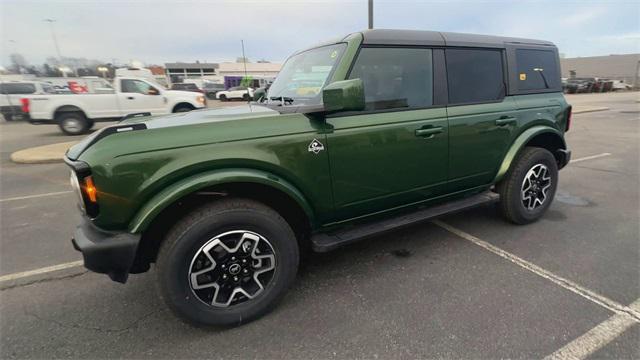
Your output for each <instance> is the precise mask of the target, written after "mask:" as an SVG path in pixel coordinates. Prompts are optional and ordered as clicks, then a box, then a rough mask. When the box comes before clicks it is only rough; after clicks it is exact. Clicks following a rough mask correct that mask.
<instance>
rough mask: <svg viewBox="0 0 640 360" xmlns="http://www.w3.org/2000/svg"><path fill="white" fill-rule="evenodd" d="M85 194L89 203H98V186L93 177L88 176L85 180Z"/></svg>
mask: <svg viewBox="0 0 640 360" xmlns="http://www.w3.org/2000/svg"><path fill="white" fill-rule="evenodd" d="M84 192H85V194H86V195H87V198H88V199H89V201H91V202H92V203H95V202H97V201H98V199H97V195H98V189H96V186H95V185H94V184H93V178H92V177H91V176H87V177H86V178H85V179H84Z"/></svg>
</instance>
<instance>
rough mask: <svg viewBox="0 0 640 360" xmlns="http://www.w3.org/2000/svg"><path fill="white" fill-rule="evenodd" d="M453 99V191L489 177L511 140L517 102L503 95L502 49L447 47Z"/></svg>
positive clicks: (515, 126)
mask: <svg viewBox="0 0 640 360" xmlns="http://www.w3.org/2000/svg"><path fill="white" fill-rule="evenodd" d="M445 54H446V64H447V80H448V93H449V101H448V102H449V104H448V107H447V112H448V116H449V192H455V191H460V190H465V189H469V188H473V187H476V186H481V185H485V184H488V183H490V182H491V181H492V180H493V178H494V176H495V174H496V172H497V171H498V168H499V166H500V163H501V160H502V158H503V156H504V154H505V152H506V151H507V148H508V146H509V144H511V142H512V141H513V138H514V136H515V133H516V129H517V125H518V114H517V111H516V104H515V101H514V99H513V98H512V97H505V94H506V76H505V63H504V50H502V49H479V48H451V49H447V50H446V51H445Z"/></svg>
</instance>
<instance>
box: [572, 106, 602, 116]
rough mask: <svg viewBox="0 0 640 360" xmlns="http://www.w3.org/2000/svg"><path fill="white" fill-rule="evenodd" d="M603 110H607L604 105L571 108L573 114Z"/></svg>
mask: <svg viewBox="0 0 640 360" xmlns="http://www.w3.org/2000/svg"><path fill="white" fill-rule="evenodd" d="M605 110H609V108H608V107H606V106H599V107H590V108H584V109H578V110H573V114H584V113H590V112H596V111H605Z"/></svg>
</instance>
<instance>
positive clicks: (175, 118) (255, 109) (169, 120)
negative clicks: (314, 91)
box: [66, 91, 279, 160]
mask: <svg viewBox="0 0 640 360" xmlns="http://www.w3.org/2000/svg"><path fill="white" fill-rule="evenodd" d="M177 92H182V91H177ZM187 93H188V92H187ZM275 115H279V112H278V111H275V110H272V109H269V108H267V107H265V106H261V105H253V104H246V105H241V106H235V107H228V108H221V109H203V110H195V111H190V112H183V113H176V114H171V115H162V116H143V117H135V118H130V119H127V120H124V121H121V122H119V123H117V124H114V125H111V126H107V127H104V128H102V129H100V130H98V131H95V132H94V133H92V134H91V135H89V136H87V137H86V138H84V139H82V141H80V142H79V143H78V144H76V145H74V146H73V147H71V148H70V149H69V150H67V153H66V156H67V157H68V158H69V159H70V160H77V159H78V158H79V157H80V155H82V153H83V152H84V151H85V150H86V149H88V148H89V147H91V146H92V145H93V144H95V143H97V142H98V141H100V140H102V139H104V138H106V137H109V136H111V135H115V134H119V133H122V134H123V135H124V134H128V133H131V134H130V135H140V134H139V133H138V131H147V130H154V129H164V128H172V127H175V128H176V130H171V129H167V130H169V131H173V132H174V133H176V135H177V133H179V132H180V131H178V129H180V128H184V127H187V126H190V125H206V124H210V123H222V122H230V121H235V120H241V119H259V118H261V117H269V116H275Z"/></svg>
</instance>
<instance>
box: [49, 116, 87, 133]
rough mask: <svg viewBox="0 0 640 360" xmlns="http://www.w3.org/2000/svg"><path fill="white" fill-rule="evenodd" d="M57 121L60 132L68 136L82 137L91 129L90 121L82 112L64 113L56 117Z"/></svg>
mask: <svg viewBox="0 0 640 360" xmlns="http://www.w3.org/2000/svg"><path fill="white" fill-rule="evenodd" d="M56 120H57V121H58V126H60V130H62V132H63V133H65V134H67V135H81V134H84V133H86V132H87V131H88V130H89V128H90V126H89V122H90V121H89V120H87V118H86V117H85V116H84V115H83V114H82V113H80V112H63V113H61V114H60V115H58V116H56Z"/></svg>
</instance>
